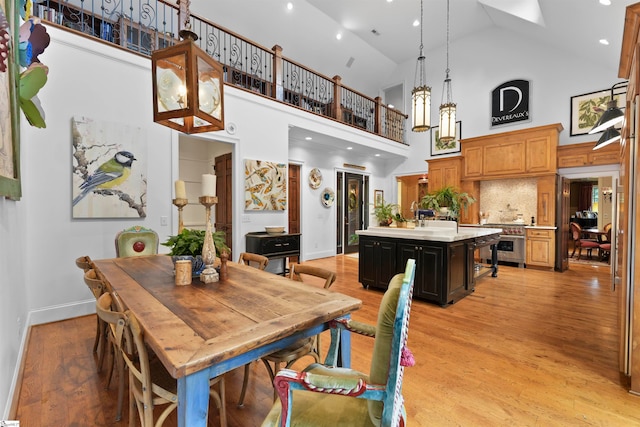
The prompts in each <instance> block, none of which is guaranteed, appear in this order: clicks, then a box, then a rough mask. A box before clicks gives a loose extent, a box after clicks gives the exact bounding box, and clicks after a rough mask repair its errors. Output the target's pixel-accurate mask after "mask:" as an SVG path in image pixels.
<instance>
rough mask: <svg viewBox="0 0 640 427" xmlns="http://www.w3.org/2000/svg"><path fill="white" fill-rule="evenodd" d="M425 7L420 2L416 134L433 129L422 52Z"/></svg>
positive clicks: (413, 93) (414, 114) (414, 102)
mask: <svg viewBox="0 0 640 427" xmlns="http://www.w3.org/2000/svg"><path fill="white" fill-rule="evenodd" d="M423 15H424V12H423V5H422V0H420V55H419V56H418V62H417V63H416V77H415V84H414V88H413V90H412V91H411V102H412V107H413V108H412V117H413V127H412V128H411V130H412V131H414V132H424V131H427V130H429V129H430V128H431V117H430V116H431V88H430V87H429V86H427V84H426V80H427V78H426V73H425V68H424V67H425V65H424V59H425V58H424V54H423V52H422V50H423V48H424V45H423V44H422V30H423V26H422V21H423Z"/></svg>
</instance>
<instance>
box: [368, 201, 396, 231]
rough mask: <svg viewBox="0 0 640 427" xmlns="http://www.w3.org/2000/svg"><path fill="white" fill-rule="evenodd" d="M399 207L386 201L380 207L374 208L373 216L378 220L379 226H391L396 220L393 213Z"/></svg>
mask: <svg viewBox="0 0 640 427" xmlns="http://www.w3.org/2000/svg"><path fill="white" fill-rule="evenodd" d="M397 206H398V205H396V204H395V203H386V202H385V201H384V199H382V202H380V204H379V205H377V206H375V205H374V207H373V214H374V215H375V216H376V219H377V220H378V224H379V225H381V226H385V225H389V224H391V222H392V221H393V219H394V216H393V211H394V209H396V208H397Z"/></svg>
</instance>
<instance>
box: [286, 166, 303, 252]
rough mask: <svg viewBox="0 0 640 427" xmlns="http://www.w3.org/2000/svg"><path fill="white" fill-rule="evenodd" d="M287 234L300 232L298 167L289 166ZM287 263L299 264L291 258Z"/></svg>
mask: <svg viewBox="0 0 640 427" xmlns="http://www.w3.org/2000/svg"><path fill="white" fill-rule="evenodd" d="M288 211H289V227H288V230H289V233H299V232H300V165H294V164H289V208H288ZM289 262H299V260H298V257H291V259H290V260H289Z"/></svg>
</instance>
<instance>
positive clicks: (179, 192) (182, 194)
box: [176, 179, 187, 199]
mask: <svg viewBox="0 0 640 427" xmlns="http://www.w3.org/2000/svg"><path fill="white" fill-rule="evenodd" d="M186 198H187V189H186V188H185V185H184V181H182V180H180V179H179V180H177V181H176V199H186Z"/></svg>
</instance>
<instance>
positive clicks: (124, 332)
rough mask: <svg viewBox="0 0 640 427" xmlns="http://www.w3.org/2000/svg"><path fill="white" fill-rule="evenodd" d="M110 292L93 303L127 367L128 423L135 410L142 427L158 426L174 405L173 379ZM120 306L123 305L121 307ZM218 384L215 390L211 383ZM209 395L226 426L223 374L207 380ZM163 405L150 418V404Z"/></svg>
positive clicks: (133, 423)
mask: <svg viewBox="0 0 640 427" xmlns="http://www.w3.org/2000/svg"><path fill="white" fill-rule="evenodd" d="M117 305H118V304H114V298H113V297H112V295H111V294H110V293H105V294H103V295H102V296H101V297H100V298H99V299H98V301H97V303H96V312H97V313H98V316H99V317H100V318H101V319H103V321H105V322H107V323H108V324H109V325H110V326H111V328H110V330H111V333H112V335H113V343H114V345H115V347H116V348H117V349H118V353H119V354H120V355H121V356H122V360H123V361H124V363H125V364H126V366H127V368H128V371H129V404H130V408H129V426H135V425H136V422H135V413H136V412H137V413H138V417H139V419H140V424H141V425H142V427H159V426H161V425H162V424H163V423H164V421H165V420H166V419H167V417H168V416H169V414H170V413H171V412H172V411H173V410H174V409H176V408H177V407H178V394H177V382H176V380H175V379H174V378H172V377H171V375H170V374H169V373H168V372H167V370H166V369H165V368H164V366H163V365H162V363H161V362H160V360H159V359H158V358H157V357H153V358H152V357H149V356H150V355H149V353H148V350H147V346H146V345H145V343H144V331H143V329H142V327H141V326H140V324H139V323H138V321H137V319H136V317H135V316H134V315H133V313H131V312H129V311H118V309H117V308H116V306H117ZM122 310H123V309H122ZM216 384H217V385H218V391H216V390H215V389H214V388H213V387H214V386H215V385H216ZM209 385H210V389H209V395H210V396H211V398H212V399H213V400H214V401H215V403H216V406H217V407H218V409H219V410H220V426H221V427H226V425H227V413H226V409H225V389H224V376H219V377H216V378H214V379H212V380H210V381H209ZM159 406H166V407H165V408H164V410H162V412H160V415H159V416H158V418H157V420H155V421H154V408H156V407H159Z"/></svg>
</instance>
